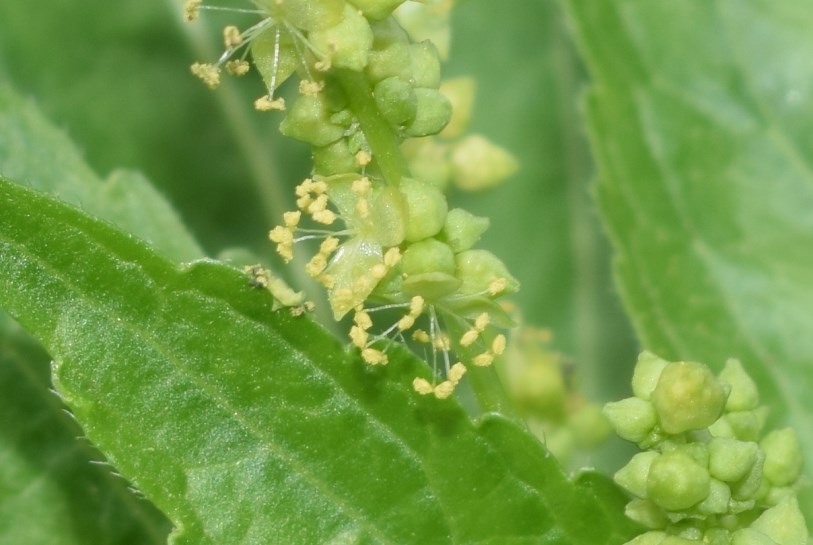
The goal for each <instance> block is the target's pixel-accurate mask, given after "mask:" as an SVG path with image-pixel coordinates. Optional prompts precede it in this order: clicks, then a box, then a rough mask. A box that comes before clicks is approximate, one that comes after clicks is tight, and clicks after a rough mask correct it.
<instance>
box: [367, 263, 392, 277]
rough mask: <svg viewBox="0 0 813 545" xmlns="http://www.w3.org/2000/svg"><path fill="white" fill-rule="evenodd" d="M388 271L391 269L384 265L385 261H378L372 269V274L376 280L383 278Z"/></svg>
mask: <svg viewBox="0 0 813 545" xmlns="http://www.w3.org/2000/svg"><path fill="white" fill-rule="evenodd" d="M387 272H389V271H388V269H387V266H386V265H384V264H383V263H376V264H375V265H373V268H372V269H370V276H372V277H373V278H375V279H376V280H381V279H382V278H384V277H385V276H387Z"/></svg>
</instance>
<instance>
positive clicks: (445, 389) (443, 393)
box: [435, 380, 454, 399]
mask: <svg viewBox="0 0 813 545" xmlns="http://www.w3.org/2000/svg"><path fill="white" fill-rule="evenodd" d="M452 392H454V384H452V381H450V380H444V381H443V382H441V383H440V384H438V385H437V386H435V397H436V398H438V399H446V398H447V397H449V396H450V395H452Z"/></svg>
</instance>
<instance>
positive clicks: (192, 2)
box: [183, 0, 203, 23]
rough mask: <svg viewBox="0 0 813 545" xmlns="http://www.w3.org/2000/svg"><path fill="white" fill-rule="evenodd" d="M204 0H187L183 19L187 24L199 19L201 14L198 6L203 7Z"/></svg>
mask: <svg viewBox="0 0 813 545" xmlns="http://www.w3.org/2000/svg"><path fill="white" fill-rule="evenodd" d="M202 1H203V0H186V2H184V5H183V19H184V21H186V22H187V23H191V22H192V21H194V20H196V19H197V18H198V15H200V12H199V11H198V6H200V5H201V3H202Z"/></svg>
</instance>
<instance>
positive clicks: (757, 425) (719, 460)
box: [605, 352, 808, 545]
mask: <svg viewBox="0 0 813 545" xmlns="http://www.w3.org/2000/svg"><path fill="white" fill-rule="evenodd" d="M632 390H633V393H634V396H633V397H630V398H627V399H624V400H621V401H618V402H615V403H608V404H607V405H606V406H605V414H606V415H607V417H608V418H609V420H610V422H611V424H612V425H613V427H614V428H615V430H616V432H617V433H618V435H619V436H621V437H622V438H624V439H627V440H629V441H632V442H634V443H637V444H638V446H639V447H640V448H642V449H644V451H643V452H641V453H639V454H636V455H635V456H634V457H633V458H632V460H630V462H629V463H628V464H627V465H626V466H625V467H623V468H622V469H620V470H619V471H618V472H617V473H616V474H615V481H616V482H617V483H618V484H619V485H620V486H621V487H623V488H624V489H626V490H627V491H628V492H630V493H631V494H633V495H634V496H635V497H636V499H634V500H633V501H631V502H630V503H629V504H628V505H627V509H626V512H627V515H628V516H629V517H630V518H632V519H634V520H636V521H637V522H639V523H641V524H643V525H644V526H646V527H648V528H650V529H651V530H650V531H649V532H646V533H644V534H642V535H640V536H638V537H637V538H635V539H634V540H632V541H631V542H629V543H630V544H634V545H692V544H699V543H704V544H711V545H807V543H808V532H807V527H806V525H805V520H804V517H803V516H802V514H801V512H800V510H799V507H798V504H797V501H796V492H797V489H798V486H799V482H800V476H801V468H802V452H801V449H800V446H799V442H798V439H797V437H796V434H795V432H794V431H793V430H792V429H790V428H786V429H782V430H777V431H772V432H770V433H768V434H763V432H762V428H763V427H764V424H765V420H766V416H767V415H766V408H765V407H762V406H760V404H759V395H758V390H757V387H756V384H755V383H754V381H753V380H752V378H751V377H750V376H749V375H748V373H747V372H746V371H745V370H744V369H743V367H742V365H741V364H740V362H739V361H737V360H733V359H732V360H729V361H728V362H727V363H726V365H725V367H724V369H723V370H722V371H721V372H720V373H719V375H718V376H715V375H714V374H713V373H712V372H711V370H710V369H709V368H708V367H707V366H705V365H703V364H700V363H694V362H667V361H665V360H663V359H661V358H659V357H658V356H656V355H654V354H651V353H649V352H644V353H642V354H641V355H640V357H639V358H638V363H637V365H636V367H635V372H634V374H633V379H632Z"/></svg>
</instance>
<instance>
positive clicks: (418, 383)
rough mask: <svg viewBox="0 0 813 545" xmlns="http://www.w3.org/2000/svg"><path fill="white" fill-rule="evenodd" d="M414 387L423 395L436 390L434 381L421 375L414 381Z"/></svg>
mask: <svg viewBox="0 0 813 545" xmlns="http://www.w3.org/2000/svg"><path fill="white" fill-rule="evenodd" d="M412 388H413V389H414V390H415V391H416V392H418V393H419V394H421V395H422V396H425V395H428V394H431V393H432V392H433V391H434V388H432V383H430V382H429V381H428V380H426V379H425V378H421V377H416V378H415V380H413V381H412Z"/></svg>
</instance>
